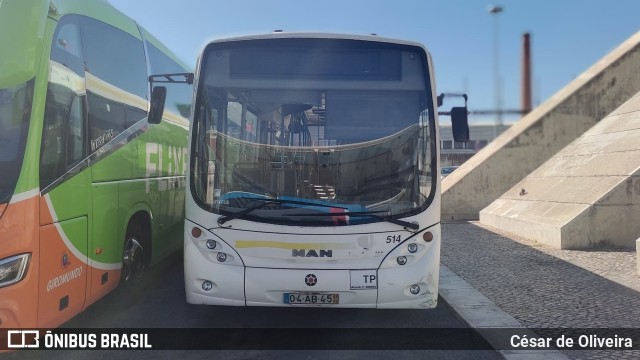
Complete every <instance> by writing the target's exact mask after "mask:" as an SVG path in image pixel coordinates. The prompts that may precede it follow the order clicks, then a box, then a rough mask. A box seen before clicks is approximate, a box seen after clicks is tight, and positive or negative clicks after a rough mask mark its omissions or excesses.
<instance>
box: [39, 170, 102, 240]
mask: <svg viewBox="0 0 640 360" xmlns="http://www.w3.org/2000/svg"><path fill="white" fill-rule="evenodd" d="M90 185H91V170H90V169H89V168H86V169H84V170H82V171H81V172H80V173H78V174H76V175H74V176H73V177H71V178H69V179H67V180H66V181H65V182H63V183H62V184H60V185H58V186H57V187H55V188H54V189H53V190H51V191H50V192H49V194H48V195H49V198H50V199H51V205H53V208H54V210H55V212H56V216H57V218H58V221H62V220H67V219H73V218H75V217H79V216H87V215H89V211H90V209H91V187H90ZM70 240H71V241H73V239H71V238H70Z"/></svg>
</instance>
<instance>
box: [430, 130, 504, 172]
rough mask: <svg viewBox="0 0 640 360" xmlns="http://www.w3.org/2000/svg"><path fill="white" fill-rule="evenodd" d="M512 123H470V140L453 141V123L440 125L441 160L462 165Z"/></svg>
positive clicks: (449, 164) (445, 164)
mask: <svg viewBox="0 0 640 360" xmlns="http://www.w3.org/2000/svg"><path fill="white" fill-rule="evenodd" d="M510 126H511V124H505V125H500V126H496V125H490V124H484V125H482V124H479V125H473V124H469V139H470V140H469V142H467V143H462V142H456V141H453V133H452V132H451V125H440V160H441V162H442V166H455V165H461V164H462V163H463V162H465V161H467V160H468V159H469V158H470V157H472V156H473V155H474V154H475V153H476V152H478V150H480V149H482V148H483V147H485V146H486V145H487V144H488V143H489V142H490V141H492V140H493V139H495V138H496V136H497V135H500V134H502V133H503V132H504V131H505V130H507V129H508V128H509V127H510Z"/></svg>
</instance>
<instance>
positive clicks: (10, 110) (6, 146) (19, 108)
mask: <svg viewBox="0 0 640 360" xmlns="http://www.w3.org/2000/svg"><path fill="white" fill-rule="evenodd" d="M32 95H33V80H32V81H29V82H27V83H22V84H20V85H17V86H12V87H7V88H2V89H0V169H2V176H0V204H4V203H7V202H9V200H10V199H11V195H12V194H13V191H14V189H15V187H16V183H17V181H18V176H19V175H20V168H21V167H22V159H23V157H24V150H25V144H26V140H27V132H28V128H29V126H28V125H29V114H30V113H31V100H32V97H33V96H32Z"/></svg>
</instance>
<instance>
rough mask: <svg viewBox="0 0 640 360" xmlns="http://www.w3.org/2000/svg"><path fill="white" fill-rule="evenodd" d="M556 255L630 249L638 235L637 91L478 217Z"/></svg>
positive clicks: (639, 102)
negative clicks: (559, 252) (547, 247)
mask: <svg viewBox="0 0 640 360" xmlns="http://www.w3.org/2000/svg"><path fill="white" fill-rule="evenodd" d="M480 222H481V223H483V224H486V225H490V226H493V227H497V228H499V229H502V230H505V231H508V232H511V233H514V234H517V235H520V236H523V237H526V238H529V239H531V240H536V241H538V242H541V243H545V244H547V245H550V246H553V247H556V248H561V249H588V248H595V247H602V246H606V247H625V248H633V247H634V246H635V241H636V239H638V237H639V236H640V92H638V93H637V94H636V95H635V96H634V97H632V98H631V99H629V100H628V101H627V102H625V103H624V104H623V105H622V106H620V107H619V108H618V109H617V110H615V111H614V112H612V113H611V114H610V115H609V116H607V117H606V118H604V119H603V120H601V121H600V122H599V123H598V124H596V125H595V126H594V127H593V128H591V129H590V130H589V131H587V132H586V133H585V134H584V135H582V136H580V137H579V138H578V139H576V140H575V141H573V142H572V143H571V144H569V145H568V146H567V147H565V148H564V149H562V150H561V151H560V152H559V153H557V154H556V155H554V156H553V157H552V158H551V159H549V160H548V161H547V162H545V163H544V164H543V165H542V166H540V167H539V168H538V169H536V170H535V171H534V172H532V173H531V174H529V175H528V176H527V177H526V178H525V179H523V180H522V181H520V182H518V183H517V184H516V185H515V186H513V187H512V188H511V189H509V190H508V191H506V192H505V193H504V194H503V195H501V196H500V198H499V199H497V200H496V201H494V202H493V203H491V204H490V205H489V206H487V207H486V208H485V209H483V210H482V211H481V212H480Z"/></svg>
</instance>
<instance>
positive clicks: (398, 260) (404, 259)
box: [396, 256, 407, 265]
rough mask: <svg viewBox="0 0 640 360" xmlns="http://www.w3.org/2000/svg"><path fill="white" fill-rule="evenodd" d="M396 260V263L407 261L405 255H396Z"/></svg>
mask: <svg viewBox="0 0 640 360" xmlns="http://www.w3.org/2000/svg"><path fill="white" fill-rule="evenodd" d="M396 261H397V262H398V265H404V264H406V263H407V257H406V256H398V258H397V259H396Z"/></svg>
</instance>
